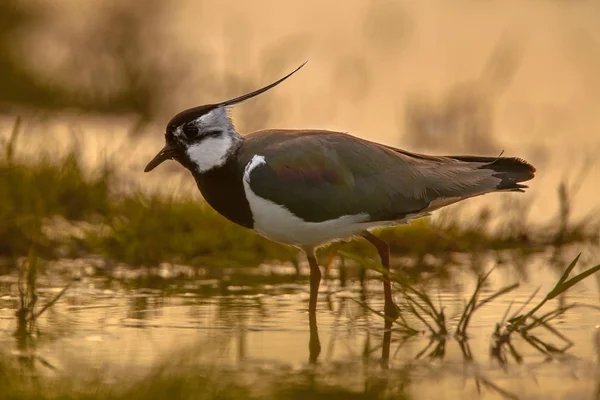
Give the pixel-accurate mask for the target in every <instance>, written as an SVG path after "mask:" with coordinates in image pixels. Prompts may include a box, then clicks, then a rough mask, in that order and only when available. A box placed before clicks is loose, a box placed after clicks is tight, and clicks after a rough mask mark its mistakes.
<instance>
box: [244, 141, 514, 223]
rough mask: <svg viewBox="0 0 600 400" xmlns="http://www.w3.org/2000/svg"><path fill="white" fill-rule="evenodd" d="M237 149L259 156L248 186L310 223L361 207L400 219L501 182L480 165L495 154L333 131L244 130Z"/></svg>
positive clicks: (373, 215)
mask: <svg viewBox="0 0 600 400" xmlns="http://www.w3.org/2000/svg"><path fill="white" fill-rule="evenodd" d="M243 152H244V154H243V155H242V156H243V157H242V158H243V159H245V160H247V161H248V162H249V161H250V160H251V158H252V157H253V156H254V155H260V156H263V157H264V161H265V162H264V163H261V164H258V165H257V166H256V167H255V168H254V169H253V170H252V172H251V173H250V176H249V177H248V178H249V185H250V188H251V189H252V191H253V192H254V193H255V194H256V195H258V196H260V197H262V198H264V199H267V200H270V201H273V202H275V203H277V204H280V205H283V206H284V207H286V208H287V209H288V210H289V211H290V212H292V213H293V214H294V215H296V216H297V217H299V218H301V219H303V220H304V221H308V222H322V221H326V220H331V219H335V218H338V217H341V216H344V215H356V214H363V213H364V214H368V215H369V218H370V220H371V221H397V220H402V219H404V218H405V217H406V216H407V215H411V214H419V213H423V212H427V211H429V210H431V209H433V208H439V207H438V206H443V205H446V204H450V203H452V202H455V201H458V200H460V199H462V198H467V197H472V196H476V195H478V194H483V193H487V192H490V191H494V190H501V189H498V187H499V185H500V183H501V182H503V178H502V177H501V176H498V172H497V171H495V170H493V169H490V168H486V167H485V166H486V165H488V164H489V163H490V162H491V161H494V160H495V159H493V158H491V159H489V158H474V160H476V161H462V160H460V159H453V158H450V157H430V156H424V155H418V154H412V153H408V152H405V151H402V150H399V149H394V148H390V147H387V146H383V145H379V144H377V143H373V142H369V141H366V140H362V139H359V138H356V137H353V136H350V135H348V134H344V133H338V132H326V131H263V132H258V133H255V134H251V135H249V136H247V137H246V140H245V144H244V146H243ZM511 160H512V159H511ZM507 190H510V188H509V189H507ZM515 190H516V189H515Z"/></svg>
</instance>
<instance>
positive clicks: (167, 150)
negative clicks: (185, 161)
mask: <svg viewBox="0 0 600 400" xmlns="http://www.w3.org/2000/svg"><path fill="white" fill-rule="evenodd" d="M174 155H175V150H174V149H173V148H172V147H171V146H169V145H168V144H165V147H163V148H162V150H161V151H159V152H158V154H157V155H156V156H154V158H153V159H152V160H151V161H150V162H149V163H148V165H146V168H144V172H150V171H152V170H153V169H154V168H156V167H158V166H159V165H160V164H162V162H163V161H166V160H169V159H171V158H173V156H174Z"/></svg>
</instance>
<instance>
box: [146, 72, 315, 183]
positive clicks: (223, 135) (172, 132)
mask: <svg viewBox="0 0 600 400" xmlns="http://www.w3.org/2000/svg"><path fill="white" fill-rule="evenodd" d="M304 64H306V62H305V63H304ZM304 64H302V65H300V66H299V67H298V68H296V69H295V70H294V71H292V72H290V73H289V74H288V75H286V76H284V77H283V78H281V79H279V80H277V81H275V82H273V83H271V84H270V85H267V86H265V87H263V88H261V89H258V90H255V91H253V92H250V93H247V94H244V95H242V96H239V97H236V98H234V99H231V100H226V101H224V102H221V103H217V104H209V105H204V106H199V107H194V108H190V109H188V110H185V111H182V112H180V113H179V114H177V115H175V116H174V117H173V118H171V120H170V121H169V123H168V124H167V129H166V132H165V142H166V143H165V146H164V147H163V148H162V149H161V150H160V151H159V152H158V154H157V155H156V156H155V157H154V158H153V159H152V160H151V161H150V162H149V163H148V165H146V168H145V169H144V172H150V171H152V170H153V169H154V168H156V167H158V166H159V165H160V164H161V163H162V162H163V161H166V160H171V159H172V160H176V161H178V162H179V163H180V164H182V165H183V166H184V167H186V168H188V169H190V170H191V171H194V172H199V173H203V172H207V171H209V170H211V169H213V168H216V167H219V166H221V165H223V164H224V163H226V162H227V159H228V157H229V156H230V155H231V154H233V152H234V151H235V149H236V148H237V147H238V146H239V143H240V142H241V140H242V139H241V137H240V136H239V135H238V134H237V132H236V131H235V129H234V127H233V124H232V123H231V119H230V118H229V115H228V113H227V109H228V107H230V106H232V105H234V104H237V103H240V102H242V101H244V100H247V99H250V98H252V97H254V96H258V95H259V94H261V93H264V92H266V91H267V90H269V89H271V88H273V87H275V86H277V85H278V84H280V83H281V82H283V81H284V80H286V79H287V78H289V77H290V76H292V75H293V74H294V73H295V72H296V71H298V70H299V69H300V68H302V67H303V66H304Z"/></svg>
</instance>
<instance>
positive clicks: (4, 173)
mask: <svg viewBox="0 0 600 400" xmlns="http://www.w3.org/2000/svg"><path fill="white" fill-rule="evenodd" d="M20 134H21V127H20V123H19V121H18V120H17V122H16V123H15V125H14V128H13V129H12V132H10V133H9V134H7V135H6V134H5V135H4V137H6V139H5V140H4V141H3V142H2V141H0V193H2V196H0V238H2V240H0V256H3V257H8V258H10V259H13V260H16V259H17V258H18V257H22V256H25V255H27V254H28V252H29V251H30V249H33V250H35V252H36V254H38V255H39V256H40V257H42V258H44V259H53V258H60V257H65V256H67V257H79V256H82V255H85V254H99V255H101V256H103V257H105V258H107V259H110V260H113V261H116V262H124V263H126V264H129V265H132V266H154V265H158V264H160V263H161V262H175V263H186V264H190V265H198V266H211V267H218V266H256V265H258V264H260V263H262V262H268V261H276V262H287V261H292V262H296V255H297V250H296V249H295V248H291V247H286V246H283V245H279V244H275V243H273V242H270V241H269V240H266V239H264V238H262V237H260V236H258V235H256V234H254V233H253V232H251V231H250V230H247V229H245V228H242V227H239V226H237V225H235V224H233V223H231V222H229V221H227V220H226V219H225V218H223V217H222V216H220V215H218V214H217V213H216V212H215V211H214V210H212V209H211V208H210V207H209V206H208V205H206V204H205V203H203V202H202V201H199V200H198V199H196V198H192V197H182V196H180V195H179V196H174V197H170V198H168V197H165V196H161V195H158V194H152V193H150V194H147V193H143V192H142V191H137V192H136V191H133V193H127V194H124V193H116V190H115V187H116V186H117V185H116V184H117V183H118V177H117V173H116V168H115V167H113V166H112V165H110V164H108V163H107V164H105V165H104V166H102V167H101V168H99V169H98V170H96V171H91V172H90V171H86V170H85V169H84V168H83V167H82V163H81V157H80V153H79V152H78V150H77V148H74V149H72V150H71V151H70V152H68V153H67V154H64V155H49V154H41V155H39V156H36V157H30V158H25V157H22V156H20V154H19V151H18V144H19V141H18V138H19V135H20ZM0 137H2V136H1V135H0ZM563 189H564V188H563ZM563 197H567V196H563ZM528 207H530V205H529V204H526V205H525V207H524V211H523V210H522V211H523V213H524V214H526V211H527V209H528ZM565 208H567V209H568V207H565ZM457 210H459V209H457V208H454V209H452V210H449V211H448V212H446V213H445V214H444V215H445V217H444V218H441V219H440V220H438V222H435V223H432V222H431V220H429V219H421V220H418V221H416V222H414V223H412V224H410V225H407V226H401V227H397V228H391V229H384V230H381V231H380V232H379V233H378V234H379V235H381V236H382V237H384V238H385V239H386V240H388V241H389V243H390V245H391V248H392V252H393V253H397V254H402V255H413V256H416V257H423V256H424V255H426V254H449V252H454V251H462V252H472V251H481V250H489V249H494V250H501V249H522V250H523V251H535V250H540V249H543V248H545V247H546V246H549V245H554V244H556V238H557V237H560V244H561V245H563V244H567V243H574V242H582V241H587V240H597V234H594V232H597V231H598V230H594V229H590V226H588V225H586V224H584V223H581V222H577V223H570V222H569V221H568V218H566V217H565V216H562V218H561V216H560V215H558V216H557V220H560V221H562V222H561V223H560V224H553V223H551V224H550V225H551V226H528V225H526V224H524V223H523V222H522V220H519V219H515V222H512V223H508V224H505V225H504V226H503V228H502V229H500V230H496V231H494V230H491V229H489V228H490V220H491V219H492V218H491V215H490V211H489V210H483V211H482V212H481V213H480V215H479V216H478V217H476V218H461V215H460V212H457ZM55 217H60V218H59V219H60V220H61V221H66V222H67V224H66V226H73V227H78V226H79V225H78V223H79V222H84V223H85V224H84V225H85V226H86V227H87V228H86V229H85V230H84V233H83V234H79V235H75V234H73V233H71V232H70V231H69V230H65V228H64V227H61V228H59V229H60V230H61V231H60V232H57V231H56V229H55V230H53V229H50V228H52V226H53V223H52V221H55ZM61 226H62V225H61ZM555 226H561V232H556V229H555ZM90 227H91V228H90ZM592 228H593V227H592ZM74 231H75V229H74ZM79 231H81V230H79ZM590 232H591V233H590ZM337 249H343V250H345V251H350V252H355V253H356V252H360V253H361V254H366V255H369V256H371V257H374V256H375V255H376V253H375V250H374V249H373V248H372V246H370V245H368V244H367V243H366V242H365V241H360V240H359V241H354V242H352V243H335V244H333V245H331V246H330V247H329V248H325V249H322V250H321V254H329V255H330V254H334V252H335V250H337ZM12 264H13V265H15V266H16V265H18V263H17V262H16V261H15V262H13V263H12Z"/></svg>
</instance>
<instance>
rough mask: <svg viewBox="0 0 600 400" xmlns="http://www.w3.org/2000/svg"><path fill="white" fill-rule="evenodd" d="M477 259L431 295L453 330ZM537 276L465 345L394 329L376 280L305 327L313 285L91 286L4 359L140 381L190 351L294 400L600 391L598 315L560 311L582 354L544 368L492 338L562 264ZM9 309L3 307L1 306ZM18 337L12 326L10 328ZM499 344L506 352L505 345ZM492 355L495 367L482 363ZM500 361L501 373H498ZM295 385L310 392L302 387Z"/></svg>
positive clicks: (330, 292)
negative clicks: (208, 288)
mask: <svg viewBox="0 0 600 400" xmlns="http://www.w3.org/2000/svg"><path fill="white" fill-rule="evenodd" d="M477 262H479V263H482V265H481V266H480V267H479V268H461V269H460V270H461V271H463V272H464V274H463V275H460V273H453V274H452V276H453V278H455V279H458V280H459V281H460V285H458V284H448V285H436V284H433V286H431V287H430V290H429V292H430V293H431V294H432V295H433V294H434V293H438V295H437V297H438V298H439V302H440V303H441V305H442V306H443V307H444V313H445V314H446V315H447V316H448V317H447V319H446V321H447V324H448V326H449V327H450V328H452V327H453V326H454V325H456V322H457V321H458V317H459V316H460V315H461V312H462V310H463V308H464V305H465V301H466V300H467V299H468V298H469V295H470V293H472V290H473V289H472V285H473V281H474V279H473V278H472V277H471V276H469V275H468V274H471V273H473V272H472V271H474V270H479V269H485V264H486V262H485V260H482V259H480V258H477ZM542 264H543V265H546V264H545V263H542ZM528 271H529V273H530V279H531V282H533V283H532V284H531V285H528V284H527V282H522V287H521V288H520V289H519V290H520V291H519V292H513V293H516V294H515V295H514V296H513V297H512V298H499V299H498V300H495V301H493V302H491V303H489V304H486V306H485V312H484V311H480V312H478V313H477V314H476V315H475V316H474V317H473V318H472V322H471V324H470V325H469V332H468V335H465V337H464V338H461V340H459V339H458V338H455V337H454V336H452V333H450V334H445V335H433V334H430V333H418V332H417V333H416V334H412V335H411V336H407V333H406V331H404V330H403V328H402V326H401V325H398V323H400V322H398V321H396V322H392V321H391V320H385V319H384V318H383V316H382V315H378V314H376V313H374V312H373V311H370V310H369V309H367V308H366V307H369V308H370V309H372V310H375V311H377V312H379V313H381V311H383V308H384V304H383V299H382V297H383V296H382V287H381V281H380V280H377V281H373V280H367V281H365V284H364V285H361V284H359V283H358V282H347V285H346V287H345V288H341V287H340V286H339V282H336V281H328V282H326V283H327V287H326V291H323V292H321V296H320V297H319V299H318V300H319V303H320V304H319V310H320V312H318V313H316V314H313V315H311V314H309V315H308V321H306V318H307V312H306V306H307V302H308V288H307V285H290V284H285V285H281V286H277V285H273V286H269V289H263V290H262V291H257V290H256V289H253V288H248V289H247V291H244V289H243V288H241V287H231V288H230V291H229V292H227V293H226V294H224V295H215V296H208V297H207V296H199V295H197V294H195V293H193V290H191V289H190V288H191V286H193V282H187V283H186V288H185V289H184V290H182V291H180V292H178V291H177V290H174V291H171V292H170V293H169V294H168V295H167V294H166V293H164V292H161V291H152V290H149V289H145V290H144V289H140V290H128V291H125V292H120V291H119V290H114V291H110V292H106V291H105V285H104V284H100V283H98V284H96V282H95V281H94V280H93V279H91V278H83V279H82V280H81V281H79V282H77V283H76V284H75V285H74V286H73V287H72V288H71V290H70V291H69V292H67V294H66V295H65V298H64V301H61V302H59V303H57V304H56V305H55V306H54V307H53V308H52V315H48V316H45V317H44V318H42V319H41V320H40V322H39V330H40V333H36V332H34V334H33V335H15V339H16V341H12V342H11V341H7V340H6V338H0V341H2V343H0V345H2V348H3V349H7V350H6V351H7V352H8V353H7V354H9V353H10V351H11V350H15V351H18V354H19V355H20V357H23V358H22V359H21V360H20V362H21V363H22V366H21V368H26V369H27V370H28V371H30V372H31V373H35V374H36V375H37V374H41V375H46V374H47V373H49V372H50V368H51V367H50V368H46V367H44V368H39V366H40V365H48V366H51V365H60V366H64V365H67V366H68V365H69V364H71V363H70V362H69V359H72V358H73V357H75V359H76V364H77V363H82V362H83V363H90V364H92V365H108V366H110V367H111V368H109V369H108V370H109V371H113V370H114V374H115V375H116V378H122V377H128V376H131V377H132V378H134V377H139V376H142V377H143V376H145V374H146V373H152V371H154V369H155V368H157V367H161V366H163V364H164V363H165V362H166V363H167V364H168V365H171V363H173V365H179V364H178V363H179V361H177V357H175V355H176V354H180V353H181V357H183V358H184V359H186V360H189V361H188V362H192V361H191V360H193V363H194V365H198V364H200V365H204V366H208V367H210V368H211V369H212V370H214V371H221V368H220V367H221V366H223V367H224V369H223V370H224V371H228V372H227V374H230V375H231V376H232V377H233V378H235V379H236V380H239V381H245V380H246V379H250V376H248V374H250V372H249V371H252V373H251V374H254V375H253V376H257V375H258V376H260V377H261V379H262V380H263V381H264V382H265V383H264V384H265V385H267V386H269V385H272V386H273V387H274V388H284V389H285V391H294V393H296V392H297V391H302V393H313V394H314V393H344V394H345V395H346V396H347V395H348V393H361V394H365V395H367V396H373V397H377V396H384V397H385V396H389V395H390V393H392V394H394V395H398V396H400V397H402V396H405V397H406V396H409V393H416V394H418V396H416V397H418V398H430V397H435V396H434V395H433V394H432V390H433V387H438V390H444V391H445V392H448V394H449V395H450V394H452V396H453V397H465V396H466V397H472V396H473V395H476V392H477V390H480V391H481V393H482V394H484V393H492V392H493V393H495V395H498V396H500V397H502V398H515V397H514V393H513V392H512V390H509V389H511V387H512V385H513V384H519V385H523V386H524V387H525V388H526V389H527V390H526V391H528V393H537V392H536V391H539V390H540V389H539V388H540V387H541V388H543V389H544V390H546V392H545V393H547V391H555V390H559V391H560V390H567V389H568V390H575V388H583V389H577V390H580V391H581V390H589V392H590V393H592V392H594V391H595V390H596V387H597V385H598V383H597V382H598V378H597V377H596V375H595V369H594V368H595V367H594V368H590V365H595V363H596V360H595V359H594V360H591V359H590V355H591V354H593V353H594V351H595V350H596V344H595V342H594V345H593V346H591V345H592V341H591V340H589V338H590V336H589V332H590V331H591V330H593V329H594V326H595V325H596V324H597V320H598V319H599V318H600V315H599V314H598V313H599V312H598V310H596V309H593V308H589V307H588V308H575V309H570V310H568V312H567V313H565V314H564V315H563V320H562V324H561V325H560V327H559V328H560V331H561V333H562V334H563V335H564V336H566V337H568V338H569V339H572V340H573V341H574V342H575V346H574V347H573V348H572V349H571V350H569V354H571V355H572V356H575V357H578V358H575V357H571V358H569V357H555V360H556V361H557V362H556V363H547V362H545V360H546V354H545V353H538V352H537V351H536V350H533V348H532V347H530V345H529V344H528V343H526V342H525V341H524V340H523V339H522V338H521V336H519V335H513V337H512V338H511V339H512V340H510V341H507V342H506V343H501V340H490V337H492V338H493V336H492V334H493V333H494V330H495V323H497V322H499V321H502V319H503V318H508V317H507V315H509V314H510V313H508V314H507V311H506V310H507V308H509V307H510V304H511V303H513V302H514V303H515V304H514V306H513V310H515V311H518V310H519V308H521V306H522V305H524V304H526V303H527V302H528V298H529V296H530V294H531V293H533V292H534V291H535V288H536V287H537V285H538V284H542V285H543V286H544V290H542V291H541V292H540V294H538V296H536V298H534V299H532V301H531V303H532V304H535V303H536V302H538V301H539V300H540V297H541V296H542V294H541V293H545V292H546V291H547V289H549V288H551V287H552V285H553V284H554V283H555V282H556V276H557V275H556V274H555V273H553V269H552V267H549V268H545V269H544V268H539V269H537V267H536V268H531V265H530V266H529V268H528ZM553 274H554V275H553ZM514 276H520V274H519V273H518V271H515V269H514V267H511V268H499V269H497V270H496V271H494V274H493V275H491V280H490V282H489V284H490V285H489V286H487V287H486V288H484V292H483V293H482V298H485V297H487V296H489V295H491V294H493V293H494V292H495V291H496V290H498V289H499V288H501V287H505V286H506V285H507V284H508V283H510V282H514V281H513V277H514ZM590 283H591V284H590ZM579 285H581V286H578V291H574V292H572V293H569V294H568V299H567V300H565V301H566V304H571V303H572V302H575V301H577V302H586V301H588V300H589V299H590V298H595V296H596V295H597V293H596V292H597V287H596V286H595V282H594V281H593V280H592V282H587V281H586V282H582V283H580V284H579ZM95 287H98V289H94V288H95ZM456 290H458V291H456ZM261 292H262V293H261ZM370 293H372V296H369V294H370ZM397 293H398V294H397V296H396V298H395V300H396V301H397V303H398V304H399V305H400V306H401V307H402V306H404V305H405V304H406V301H405V299H403V296H402V295H401V294H399V292H397ZM84 294H85V295H84ZM51 296H52V291H47V292H43V293H42V294H41V297H42V299H41V301H42V302H43V300H45V299H44V298H45V297H51ZM6 304H8V303H3V300H2V299H0V305H6ZM528 308H531V306H529V307H528ZM5 310H9V311H5ZM548 310H552V306H549V307H548ZM10 312H13V311H11V308H10V306H9V307H4V308H1V307H0V324H2V325H0V329H3V327H4V326H5V324H6V323H8V322H10V323H12V321H14V318H13V317H12V314H10ZM61 316H68V321H69V329H65V328H64V322H65V318H64V317H61ZM403 318H404V319H406V320H407V323H409V324H411V325H412V324H415V323H418V321H416V320H414V321H413V320H411V319H410V318H411V317H410V314H409V313H406V312H405V313H404V314H403ZM136 320H137V321H136ZM140 320H142V321H143V324H141V325H140V323H139V322H140ZM307 322H308V329H307V326H306V324H307ZM16 328H17V326H16V325H15V326H14V327H10V331H11V332H15V331H16ZM451 331H452V330H451V329H450V332H451ZM57 332H58V333H57ZM536 334H537V333H536ZM549 337H550V338H551V336H548V335H547V334H544V333H543V332H542V334H541V335H540V338H542V339H548V338H549ZM48 338H52V340H47V339H48ZM506 338H507V339H508V338H509V337H506ZM494 343H496V344H498V343H501V345H499V346H496V347H494V346H493V344H494ZM307 345H308V346H307ZM323 350H325V351H323ZM488 351H489V353H488ZM42 354H43V355H44V358H42V357H41V355H42ZM510 354H512V355H513V356H512V357H511V356H510ZM486 358H487V359H489V360H492V361H494V362H492V363H485V362H484V360H485V359H486ZM46 360H47V361H46ZM57 363H58V364H57ZM519 364H520V365H522V366H523V367H525V368H526V369H532V368H535V371H536V373H535V379H536V380H537V381H538V382H539V385H540V386H539V387H538V386H536V384H535V381H534V380H533V379H532V378H531V376H529V375H524V376H522V375H521V373H520V372H518V371H520V370H519V369H518V368H519V367H517V365H519ZM498 365H500V366H502V368H501V369H497V366H498ZM68 368H69V367H67V369H66V370H65V372H67V373H68V371H69V369H68ZM161 368H162V367H161ZM273 371H278V372H277V373H276V374H274V372H273ZM565 371H569V374H570V375H569V377H566V378H564V379H563V380H562V382H561V385H562V389H561V388H556V387H555V385H554V381H555V379H554V377H555V376H556V374H561V375H562V374H564V373H565ZM590 371H594V373H593V374H590ZM28 373H29V372H28ZM57 373H59V374H60V373H62V372H57ZM238 374H239V375H238ZM238 377H239V379H238ZM109 378H111V377H110V376H108V377H106V379H109ZM471 378H472V379H471ZM280 382H287V383H280ZM298 382H302V384H301V385H300V386H298ZM458 382H461V384H460V385H459V384H458ZM432 383H435V385H432ZM553 385H554V386H553ZM534 387H537V389H532V388H534ZM284 389H282V390H284ZM306 391H308V392H306ZM286 393H287V392H286ZM561 393H562V392H561ZM340 396H341V395H340ZM392 397H393V396H392ZM342 398H347V397H343V396H342ZM525 398H527V396H525Z"/></svg>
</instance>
